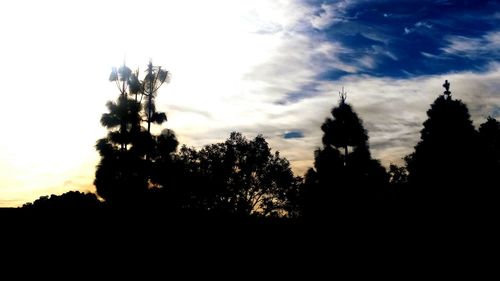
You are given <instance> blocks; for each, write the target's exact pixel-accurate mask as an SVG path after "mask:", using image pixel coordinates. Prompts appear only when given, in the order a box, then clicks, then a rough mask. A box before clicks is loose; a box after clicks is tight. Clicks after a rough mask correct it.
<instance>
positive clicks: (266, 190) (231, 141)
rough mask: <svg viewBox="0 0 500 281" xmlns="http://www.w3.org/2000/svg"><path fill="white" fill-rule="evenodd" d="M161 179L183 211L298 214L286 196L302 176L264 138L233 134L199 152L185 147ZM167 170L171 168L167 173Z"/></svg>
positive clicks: (296, 187) (296, 186)
mask: <svg viewBox="0 0 500 281" xmlns="http://www.w3.org/2000/svg"><path fill="white" fill-rule="evenodd" d="M163 169H164V171H165V172H160V173H158V174H159V175H160V177H159V182H160V183H161V185H162V186H165V187H166V188H165V192H167V193H168V194H169V196H167V197H168V198H170V200H172V199H173V198H177V202H172V203H173V204H174V205H176V206H178V207H180V208H181V209H192V210H200V211H210V212H214V213H218V214H233V215H243V216H248V215H253V214H255V215H261V216H283V215H297V212H296V207H295V205H294V204H295V203H294V202H291V201H289V200H288V198H289V197H290V196H293V193H294V192H297V189H298V183H299V180H298V179H296V178H295V177H294V176H293V173H292V171H291V168H290V163H289V162H288V161H287V160H286V159H285V158H282V157H281V156H280V155H279V153H278V152H276V153H274V154H273V153H271V149H270V148H269V146H268V143H267V142H266V140H265V139H264V138H263V137H262V136H260V135H259V136H257V137H256V138H255V139H253V140H250V141H249V140H247V139H246V138H245V137H244V136H243V135H242V134H241V133H236V132H233V133H231V135H230V137H229V138H228V139H227V140H226V141H225V142H223V143H217V144H212V145H207V146H205V147H203V148H202V149H201V150H199V151H197V150H195V149H192V148H187V147H185V146H184V147H183V148H181V150H180V153H179V154H178V155H176V156H175V159H174V161H172V162H169V163H167V166H165V167H164V168H163ZM167 170H169V171H170V172H167Z"/></svg>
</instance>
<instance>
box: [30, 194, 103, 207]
mask: <svg viewBox="0 0 500 281" xmlns="http://www.w3.org/2000/svg"><path fill="white" fill-rule="evenodd" d="M101 206H102V203H101V202H100V201H99V200H98V199H97V196H96V195H95V194H94V193H82V192H79V191H69V192H66V193H64V194H62V195H53V194H52V195H51V196H50V197H49V196H41V197H40V198H38V199H37V200H35V201H34V202H33V203H26V204H24V205H23V208H25V209H36V210H50V209H74V210H81V209H97V208H100V207H101Z"/></svg>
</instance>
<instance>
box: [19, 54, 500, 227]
mask: <svg viewBox="0 0 500 281" xmlns="http://www.w3.org/2000/svg"><path fill="white" fill-rule="evenodd" d="M145 73H146V74H145V76H144V77H143V78H142V80H141V79H140V78H139V75H140V73H139V70H137V71H135V72H133V71H132V70H130V69H129V68H128V67H126V66H125V65H124V66H122V67H120V68H119V69H114V70H113V71H112V73H111V76H110V81H112V82H113V83H116V85H117V88H118V89H119V92H120V94H119V97H118V99H117V100H116V101H115V102H108V103H107V107H108V112H107V113H104V114H103V115H102V118H101V124H102V125H103V126H104V127H106V128H107V129H108V135H107V136H106V137H105V138H102V139H100V140H98V141H97V144H96V149H97V151H98V152H99V154H100V156H101V160H100V162H99V165H98V166H97V170H96V177H95V181H94V184H95V186H96V191H97V194H98V196H99V197H100V198H101V200H100V201H99V200H98V199H97V197H96V195H95V194H83V193H76V192H71V193H67V194H64V195H62V196H54V195H53V196H51V197H50V198H49V197H42V198H40V199H39V200H36V201H35V202H33V203H28V204H25V206H24V207H26V208H32V209H37V208H51V207H52V208H70V207H71V206H73V207H74V206H79V207H89V208H107V209H113V210H125V209H127V210H129V209H148V210H151V209H154V210H156V211H158V212H164V213H166V214H169V215H173V216H185V215H190V216H204V215H207V214H208V215H210V216H216V217H236V218H242V217H246V218H280V219H294V220H309V221H314V220H316V219H319V220H323V219H325V218H330V217H336V218H342V217H352V216H354V215H355V216H366V217H370V216H383V215H394V214H397V215H399V216H401V214H409V213H411V214H416V215H418V214H421V213H430V212H435V211H439V212H440V213H443V212H444V213H446V212H454V213H461V214H465V215H473V214H477V213H478V212H481V213H485V212H488V211H490V210H492V209H493V206H494V205H495V204H496V201H497V199H498V191H497V190H498V183H499V182H500V181H499V177H500V122H499V121H497V120H495V119H494V118H491V117H489V118H488V119H487V120H486V121H485V122H484V123H483V124H481V125H480V126H479V129H478V130H476V129H475V128H474V126H473V124H472V121H471V118H470V115H469V112H468V109H467V106H466V105H465V104H464V103H463V102H462V101H460V100H457V99H454V98H452V95H451V92H450V91H449V87H450V85H449V83H448V82H447V81H446V83H445V84H444V85H443V86H444V87H445V89H446V91H445V92H444V93H443V94H442V95H439V96H438V97H437V98H436V100H435V101H434V102H433V104H431V106H430V109H429V110H428V111H427V116H428V119H427V120H426V121H425V122H424V123H423V129H422V130H421V139H420V141H419V142H418V144H417V145H416V146H415V149H414V152H413V153H412V154H410V155H408V156H406V157H405V163H406V164H405V165H404V166H401V167H400V166H396V165H391V166H390V168H389V171H386V169H385V168H384V167H383V166H382V165H381V164H380V161H378V160H376V159H373V157H372V156H371V154H370V148H369V142H368V140H369V138H368V132H367V131H366V129H365V128H364V127H363V122H362V120H361V118H359V116H358V115H357V114H356V112H355V110H354V109H353V107H352V105H350V104H349V103H348V102H347V100H346V95H345V94H344V93H341V95H340V101H339V103H338V104H337V105H336V106H335V107H334V108H333V109H332V111H331V117H329V118H327V119H326V120H325V122H324V123H323V125H322V126H321V130H322V131H323V138H322V147H321V148H318V149H317V150H316V151H315V152H314V167H311V168H310V169H309V170H308V171H307V173H306V174H305V176H304V178H302V177H297V176H295V175H294V174H293V172H292V170H291V167H290V163H289V162H288V160H287V159H286V158H284V157H282V156H281V155H280V154H279V152H272V151H271V148H270V147H269V145H268V143H267V142H266V140H265V139H264V137H263V136H261V135H259V136H257V137H255V138H253V139H247V138H246V137H245V136H243V135H242V134H241V133H238V132H233V133H231V134H230V136H229V138H228V139H227V140H226V141H225V142H221V143H216V144H211V145H207V146H205V147H203V148H201V149H199V150H196V149H194V148H189V147H186V146H182V147H180V148H179V143H178V141H177V138H176V136H175V133H174V132H173V131H171V130H169V129H164V130H162V131H161V133H160V134H158V135H156V134H154V133H153V132H152V130H151V126H152V124H156V125H161V124H163V123H164V122H166V121H167V115H166V114H165V113H163V112H159V111H157V109H156V106H155V98H156V94H157V90H158V89H159V88H160V86H161V85H162V84H163V83H165V82H168V78H169V73H168V72H167V71H165V70H163V69H162V68H161V67H155V66H153V64H152V63H151V62H150V63H149V65H148V67H147V70H146V72H145ZM381 114H383V113H381ZM318 129H319V128H318Z"/></svg>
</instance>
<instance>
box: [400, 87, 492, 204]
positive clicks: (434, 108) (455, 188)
mask: <svg viewBox="0 0 500 281" xmlns="http://www.w3.org/2000/svg"><path fill="white" fill-rule="evenodd" d="M427 116H428V119H427V120H426V121H425V122H424V124H423V125H424V128H423V129H422V131H421V140H420V141H419V142H418V144H417V145H416V146H415V152H414V153H413V154H412V155H410V156H409V157H407V166H408V172H409V176H408V181H409V183H410V184H411V186H412V189H413V190H412V193H413V195H414V196H413V199H414V200H415V201H416V202H418V203H417V204H419V205H421V206H422V205H423V206H426V207H424V208H440V209H443V210H444V209H456V208H461V209H464V208H469V207H470V206H472V205H476V204H475V203H474V201H475V199H477V198H476V196H477V195H478V194H480V193H481V191H480V189H482V186H480V185H479V184H478V183H479V182H478V180H479V179H480V177H481V170H482V167H481V166H482V164H481V163H480V161H479V160H480V157H479V153H478V152H479V149H478V148H479V142H478V137H477V132H476V130H475V129H474V126H473V125H472V121H471V119H470V115H469V111H468V109H467V106H466V105H465V104H464V103H462V102H461V101H460V100H454V99H452V98H451V96H449V95H446V94H445V95H441V96H439V97H438V98H437V99H436V100H435V101H434V103H433V104H432V105H431V108H430V109H429V110H428V111H427Z"/></svg>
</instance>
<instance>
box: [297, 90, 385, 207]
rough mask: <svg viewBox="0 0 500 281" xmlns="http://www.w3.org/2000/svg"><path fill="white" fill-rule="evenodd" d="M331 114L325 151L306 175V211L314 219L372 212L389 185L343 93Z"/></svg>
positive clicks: (326, 125)
mask: <svg viewBox="0 0 500 281" xmlns="http://www.w3.org/2000/svg"><path fill="white" fill-rule="evenodd" d="M331 112H332V116H333V118H327V119H326V121H325V122H324V123H323V125H322V126H321V129H322V131H323V133H324V134H323V138H322V141H323V148H320V149H318V150H316V151H315V158H314V170H312V169H311V170H309V171H308V173H307V174H306V179H305V185H304V188H305V189H308V190H304V196H305V197H306V199H305V200H306V203H305V206H304V207H305V208H306V209H305V213H306V214H310V216H324V215H331V214H332V212H335V211H334V210H333V209H335V210H336V211H339V210H347V209H349V210H353V209H357V210H360V209H361V208H368V205H370V204H372V203H373V201H374V200H375V199H376V197H377V196H378V195H379V194H380V193H381V191H382V188H383V187H384V185H385V184H386V181H387V175H386V172H385V169H384V168H383V167H382V166H381V165H380V163H379V162H378V161H377V160H374V159H372V158H371V155H370V151H369V147H368V135H367V132H366V130H365V129H364V127H363V124H362V121H361V119H360V118H359V117H358V115H357V114H356V112H354V110H353V109H352V107H351V105H349V104H348V103H346V94H345V93H344V92H343V91H342V92H341V93H340V102H339V105H338V106H337V107H334V108H333V109H332V111H331Z"/></svg>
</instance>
